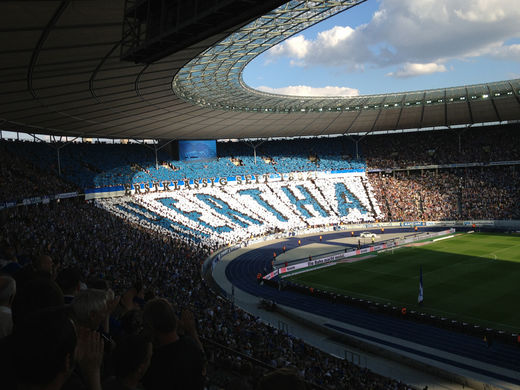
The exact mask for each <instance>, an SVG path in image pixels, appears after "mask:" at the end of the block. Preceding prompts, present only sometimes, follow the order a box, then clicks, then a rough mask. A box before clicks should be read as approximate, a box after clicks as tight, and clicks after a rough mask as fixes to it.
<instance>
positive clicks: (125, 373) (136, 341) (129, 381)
mask: <svg viewBox="0 0 520 390" xmlns="http://www.w3.org/2000/svg"><path fill="white" fill-rule="evenodd" d="M112 359H113V362H114V371H115V377H111V378H109V379H108V380H107V381H106V382H105V383H104V384H103V389H104V390H138V389H142V386H141V379H142V378H143V377H144V375H145V374H146V371H147V370H148V367H149V366H150V361H151V359H152V343H151V342H150V341H149V340H148V339H147V338H146V337H144V336H142V335H130V336H127V337H124V338H123V339H121V340H120V341H119V342H118V344H117V347H116V349H115V350H114V354H113V356H112Z"/></svg>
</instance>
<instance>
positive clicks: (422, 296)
mask: <svg viewBox="0 0 520 390" xmlns="http://www.w3.org/2000/svg"><path fill="white" fill-rule="evenodd" d="M423 293H424V292H423V285H422V265H421V268H420V269H419V296H418V297H417V303H422V301H423V300H424V295H423Z"/></svg>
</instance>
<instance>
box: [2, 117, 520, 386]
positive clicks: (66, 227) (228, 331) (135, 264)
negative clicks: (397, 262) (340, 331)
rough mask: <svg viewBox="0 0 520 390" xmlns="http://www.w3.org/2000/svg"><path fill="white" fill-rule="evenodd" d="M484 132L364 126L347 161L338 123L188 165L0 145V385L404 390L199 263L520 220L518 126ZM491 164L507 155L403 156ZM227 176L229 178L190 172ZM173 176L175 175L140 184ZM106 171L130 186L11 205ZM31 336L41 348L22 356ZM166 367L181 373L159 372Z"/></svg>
mask: <svg viewBox="0 0 520 390" xmlns="http://www.w3.org/2000/svg"><path fill="white" fill-rule="evenodd" d="M492 130H493V131H491V130H490V129H488V128H482V129H466V131H465V132H463V133H461V134H462V135H461V137H460V139H461V144H460V145H459V143H458V142H459V137H458V135H457V133H456V132H453V131H445V132H440V131H433V132H431V133H425V132H421V133H417V134H415V133H406V134H398V135H381V136H373V137H372V136H368V137H365V138H363V139H359V140H357V141H356V142H359V145H358V146H359V148H360V150H359V152H360V153H361V154H362V157H363V158H353V157H352V156H354V155H355V154H356V152H355V148H354V142H353V141H352V139H350V138H349V137H339V138H317V139H299V140H276V141H274V140H271V141H266V142H262V143H261V144H258V146H254V147H252V145H248V144H246V143H239V142H219V143H218V158H217V159H215V160H211V161H198V162H194V161H189V162H185V161H176V160H172V159H171V157H170V156H169V155H168V154H167V153H166V152H165V151H164V150H162V151H161V152H160V153H158V160H159V161H160V164H156V162H155V161H154V159H155V155H154V152H153V150H151V149H150V148H148V147H145V146H143V145H137V144H132V145H102V144H69V145H66V146H63V145H61V146H63V147H62V149H61V154H60V156H61V157H62V161H61V172H62V178H59V177H58V176H57V174H56V173H57V167H56V154H55V152H56V151H55V150H53V148H52V147H49V146H48V145H44V144H43V143H31V142H7V141H2V142H1V143H0V152H1V153H0V163H1V166H0V168H1V177H2V186H1V190H0V195H1V197H0V200H1V201H2V202H4V201H7V200H18V201H19V202H18V203H19V204H18V205H15V206H13V207H11V206H10V207H7V206H6V207H2V208H0V223H1V225H0V233H1V234H0V237H1V241H0V314H1V315H0V321H1V323H0V325H1V326H0V331H1V334H0V345H1V348H0V351H1V352H0V367H1V369H2V374H1V375H2V379H3V381H4V383H5V384H7V387H6V388H16V385H18V386H19V388H43V387H44V386H47V385H49V384H54V385H56V387H57V388H64V389H92V390H95V389H101V388H104V389H122V388H138V386H142V387H143V388H144V389H145V390H148V389H159V388H162V384H160V382H161V383H177V384H179V386H181V388H185V389H190V388H195V389H202V388H208V389H219V388H224V389H227V388H241V389H248V388H251V389H252V388H255V387H256V388H259V386H260V385H261V384H262V383H264V382H265V383H267V382H268V380H269V376H270V375H288V376H290V377H291V378H292V379H293V380H294V381H295V382H294V383H300V382H301V381H304V382H305V384H304V385H303V386H304V387H303V388H305V386H306V388H309V389H313V388H316V389H343V388H344V389H358V388H367V389H385V390H386V389H388V390H390V389H409V388H410V387H409V386H407V385H405V384H402V383H399V382H397V381H395V380H392V379H388V378H384V377H382V376H380V375H378V374H375V373H373V372H371V371H369V370H367V369H363V368H360V367H358V366H356V365H353V364H351V363H349V362H347V361H346V360H344V359H339V358H337V357H333V356H331V355H328V354H326V353H324V352H322V351H320V350H319V349H317V348H314V347H311V346H309V345H308V344H306V343H305V342H304V341H303V340H300V339H298V338H296V337H294V336H292V335H290V334H287V333H284V332H282V331H280V330H278V329H275V328H273V327H271V326H269V325H268V324H266V323H264V322H263V321H262V320H261V319H260V318H258V317H256V316H254V315H252V314H250V313H247V312H245V311H243V310H242V309H240V308H238V307H237V306H235V305H234V304H233V303H232V302H231V301H228V300H227V299H225V298H223V297H221V296H220V295H218V294H217V293H216V292H215V291H214V289H212V288H211V287H210V285H209V282H207V281H206V280H205V279H203V278H202V277H201V276H202V275H201V264H202V262H204V260H205V259H206V258H207V257H208V256H209V255H210V254H211V253H212V252H213V251H214V250H215V249H217V248H220V247H223V246H226V245H229V244H232V243H237V242H243V241H247V240H248V239H250V238H251V237H257V236H263V235H266V234H269V233H271V232H275V231H297V230H300V229H305V228H309V227H314V226H329V227H331V226H336V225H346V224H351V223H358V222H370V221H382V220H388V221H415V220H460V219H520V202H519V200H520V184H519V183H520V180H518V179H519V177H518V175H519V173H518V166H517V165H515V164H514V162H518V161H519V160H520V146H519V145H518V142H519V139H520V137H515V136H514V135H515V134H516V132H517V131H518V130H517V129H516V128H514V127H506V128H497V129H494V128H492ZM339 141H340V142H339ZM255 152H256V155H255ZM255 156H256V158H255ZM365 158H366V160H365ZM506 160H507V161H506ZM490 161H491V162H501V163H500V165H497V166H492V167H488V166H471V165H468V166H466V167H456V168H418V169H412V168H409V169H406V168H407V167H411V166H420V165H423V164H429V165H431V164H450V163H468V164H472V163H488V162H490ZM31 162H32V163H31ZM372 168H374V171H373V172H371V171H370V170H371V169H372ZM393 168H399V170H394V169H393ZM308 172H313V175H311V176H308V177H307V176H306V175H305V174H306V173H308ZM299 173H301V174H302V176H299ZM285 174H286V176H284V175H285ZM249 175H250V176H249ZM263 175H267V176H263ZM289 175H293V176H291V177H292V179H291V180H289V179H288V177H289ZM237 176H240V177H241V180H244V182H243V183H240V185H239V184H238V183H237V182H235V183H232V182H227V181H224V182H219V181H216V182H215V183H213V182H208V181H206V184H207V185H206V186H202V185H200V186H199V185H198V184H197V186H195V182H197V183H199V178H201V177H206V178H229V177H234V178H236V177H237ZM247 176H249V179H250V181H249V182H246V178H247ZM258 177H262V178H263V177H265V181H264V180H259V179H257V178H258ZM284 178H286V180H283V179H284ZM169 181H171V182H172V183H173V181H178V182H179V183H175V186H177V184H178V185H179V186H180V181H183V183H184V184H183V187H182V188H180V189H178V190H174V189H173V188H174V186H173V184H171V188H170V190H169V191H166V188H165V187H164V185H162V187H161V188H162V189H163V190H161V191H159V190H158V189H159V186H153V185H150V183H161V182H169ZM145 183H146V185H147V186H148V187H145ZM186 183H188V185H189V186H190V187H189V188H188V186H187V185H186ZM201 183H202V182H201ZM222 183H225V184H222ZM131 184H135V185H136V187H132V186H130V185H131ZM213 184H214V185H213ZM117 185H127V187H126V188H127V191H126V193H125V194H124V196H121V197H111V198H104V199H95V200H92V201H85V200H83V199H82V198H75V199H57V200H52V201H49V202H43V203H42V204H36V205H24V203H23V202H21V200H22V199H25V198H28V197H34V196H43V195H48V194H52V193H59V192H67V191H81V190H83V189H85V188H89V187H100V188H102V187H111V186H117ZM141 185H142V186H141ZM195 187H197V188H195ZM136 188H139V190H137V189H136ZM153 188H155V190H154V191H151V190H150V189H153ZM147 189H148V190H147ZM5 205H6V204H5ZM253 277H254V276H253ZM164 298H165V299H164ZM65 304H67V305H65ZM54 345H58V346H59V348H57V349H56V350H57V351H58V352H56V353H54V354H52V355H51V354H47V352H46V351H51V350H55V349H53V348H51V346H54ZM152 349H153V353H152ZM34 350H38V351H43V352H41V353H37V354H34V353H33V356H32V357H31V360H30V361H26V360H24V355H27V354H31V353H32V352H31V351H34ZM30 352H31V353H30ZM130 356H132V357H135V359H130V358H129V357H130ZM72 357H75V362H76V363H77V364H72V363H71V362H72ZM172 364H173V365H174V366H175V367H179V369H176V370H168V369H165V368H164V367H171V366H172ZM284 370H285V371H284ZM223 372H224V373H226V374H224V375H223V374H222V373H223ZM264 374H267V376H266V378H267V379H266V378H264ZM298 381H300V382H298ZM38 386H39V387H38ZM124 386H126V387H124ZM2 387H3V386H2ZM295 388H296V387H295Z"/></svg>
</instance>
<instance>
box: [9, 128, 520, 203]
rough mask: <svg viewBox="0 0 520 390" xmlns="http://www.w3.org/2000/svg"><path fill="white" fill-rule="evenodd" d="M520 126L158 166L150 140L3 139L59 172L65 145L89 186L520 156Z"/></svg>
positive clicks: (310, 143)
mask: <svg viewBox="0 0 520 390" xmlns="http://www.w3.org/2000/svg"><path fill="white" fill-rule="evenodd" d="M518 131H519V128H518V126H516V125H508V126H500V127H481V128H467V129H457V130H444V131H430V132H416V133H402V134H388V135H376V136H367V137H357V138H355V137H354V138H353V137H347V136H342V137H327V138H303V139H290V140H284V139H281V140H270V141H264V142H261V141H257V142H256V143H254V144H251V143H246V142H218V143H217V156H218V157H217V159H214V160H208V161H176V160H173V159H172V157H171V156H170V155H169V154H168V153H167V152H166V149H168V148H167V147H166V148H163V149H160V150H159V151H158V153H157V160H158V162H159V164H158V166H156V164H155V153H154V150H153V148H152V147H150V146H149V145H143V144H127V145H122V144H74V143H73V144H67V145H63V144H47V143H43V142H38V143H35V142H10V141H9V142H8V141H1V145H2V147H3V150H5V151H6V153H8V154H10V155H13V156H17V158H18V159H19V158H22V159H25V160H29V161H30V162H32V163H33V164H34V166H35V168H36V169H37V170H39V171H42V172H48V173H50V174H54V175H56V174H57V172H58V153H57V148H60V149H59V156H60V168H61V173H62V177H63V178H64V179H65V180H67V181H68V182H70V183H74V184H76V185H77V186H79V187H80V188H82V189H83V188H92V187H107V186H114V185H121V184H129V183H146V182H157V181H166V180H167V181H172V180H183V179H185V178H189V179H194V178H200V177H207V178H211V177H229V176H236V175H246V174H252V175H255V174H259V175H262V174H265V173H288V172H295V171H300V172H301V171H329V170H350V169H363V170H364V169H366V168H367V167H368V168H369V169H370V168H392V167H393V168H395V167H401V168H402V167H407V166H410V165H425V164H446V163H456V162H487V161H504V160H520V137H519V136H518ZM355 140H357V142H358V145H357V146H358V148H357V152H356V143H355V142H356V141H355ZM255 148H256V157H255ZM356 155H359V156H360V157H359V158H355V156H356ZM10 160H13V159H10V158H9V159H6V161H5V163H4V164H3V169H8V170H9V171H13V169H10V168H9V164H11V165H12V166H19V165H20V164H18V163H17V162H16V161H13V162H10ZM12 192H13V193H17V191H16V190H14V191H12ZM37 195H45V194H37ZM18 198H19V196H15V197H13V198H12V199H18ZM6 200H7V199H6Z"/></svg>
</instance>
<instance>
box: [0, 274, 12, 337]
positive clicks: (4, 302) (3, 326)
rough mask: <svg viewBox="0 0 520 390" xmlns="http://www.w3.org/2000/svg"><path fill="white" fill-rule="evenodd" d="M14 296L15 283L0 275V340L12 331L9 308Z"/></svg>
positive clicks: (8, 277)
mask: <svg viewBox="0 0 520 390" xmlns="http://www.w3.org/2000/svg"><path fill="white" fill-rule="evenodd" d="M15 294H16V282H15V280H14V279H13V278H11V277H10V276H7V275H0V339H1V338H3V337H5V336H9V335H10V334H11V332H12V331H13V315H12V312H11V306H12V304H13V300H14V296H15Z"/></svg>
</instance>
